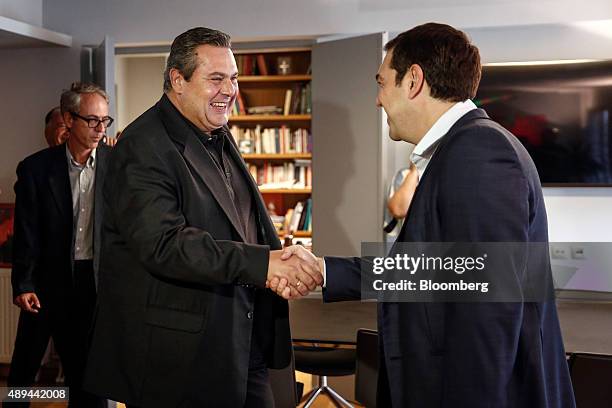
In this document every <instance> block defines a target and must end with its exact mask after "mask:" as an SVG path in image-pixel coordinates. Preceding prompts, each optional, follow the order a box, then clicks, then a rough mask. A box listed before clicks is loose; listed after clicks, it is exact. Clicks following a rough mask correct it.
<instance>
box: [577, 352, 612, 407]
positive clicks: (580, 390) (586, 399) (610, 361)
mask: <svg viewBox="0 0 612 408" xmlns="http://www.w3.org/2000/svg"><path fill="white" fill-rule="evenodd" d="M569 368H570V376H571V378H572V385H573V387H574V396H575V397H576V406H577V407H580V408H600V407H606V406H610V401H612V356H610V355H606V354H593V353H572V355H571V356H570V359H569Z"/></svg>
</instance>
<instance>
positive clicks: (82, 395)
mask: <svg viewBox="0 0 612 408" xmlns="http://www.w3.org/2000/svg"><path fill="white" fill-rule="evenodd" d="M40 300H41V309H40V312H39V313H38V314H37V315H33V316H24V317H23V320H24V322H28V323H29V322H30V320H32V319H34V320H36V319H39V320H38V324H40V326H41V327H43V328H44V327H47V328H48V329H47V330H49V332H50V334H51V337H52V338H53V343H54V345H55V348H56V351H57V354H58V355H59V358H60V361H61V362H62V367H63V368H64V376H65V380H66V386H67V387H69V392H70V394H69V395H70V401H69V403H68V407H69V408H97V407H105V406H106V400H105V399H102V398H100V397H97V396H95V395H93V394H90V393H88V392H85V391H84V390H83V388H82V381H83V373H84V372H85V362H86V360H87V351H88V347H89V342H90V329H91V324H92V322H93V313H94V309H95V304H96V288H95V280H94V272H93V262H92V261H91V260H85V261H75V266H74V279H73V284H72V287H71V288H69V289H68V290H65V291H64V293H63V294H62V295H61V296H60V295H50V296H48V297H46V296H45V297H43V298H42V299H40ZM24 313H27V312H22V315H23V314H24ZM21 320H22V318H21V316H20V325H21ZM28 323H24V324H25V325H27V324H28ZM25 335H27V332H26V331H24V332H23V333H22V335H21V336H20V334H19V331H18V335H17V339H16V341H15V352H14V354H13V356H14V358H13V362H12V363H11V373H10V374H9V379H8V381H7V385H8V386H9V387H10V386H21V387H24V386H31V385H32V382H33V378H32V380H29V382H22V381H25V380H28V379H27V378H26V377H25V374H26V373H27V372H31V371H32V366H33V364H34V360H36V356H34V355H32V356H30V358H27V359H26V360H25V361H24V360H22V359H21V357H20V356H21V354H22V353H27V351H26V350H27V349H28V344H29V341H28V339H27V338H24V337H23V336H25ZM43 353H44V351H43ZM15 354H17V356H16V357H15ZM15 358H17V360H16V361H15ZM40 358H42V357H39V361H40ZM13 363H14V364H13ZM22 364H23V366H22ZM24 379H25V380H24ZM28 406H29V404H28V403H19V404H17V403H4V404H3V407H11V408H13V407H20V408H21V407H28Z"/></svg>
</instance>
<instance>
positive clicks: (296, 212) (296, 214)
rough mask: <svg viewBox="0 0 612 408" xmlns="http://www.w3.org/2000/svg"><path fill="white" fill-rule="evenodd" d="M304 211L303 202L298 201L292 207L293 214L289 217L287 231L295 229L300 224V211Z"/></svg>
mask: <svg viewBox="0 0 612 408" xmlns="http://www.w3.org/2000/svg"><path fill="white" fill-rule="evenodd" d="M303 211H304V202H303V201H298V203H297V204H296V205H295V208H294V209H293V216H292V217H291V225H290V226H289V231H291V232H293V231H297V230H298V229H299V228H298V227H299V225H300V219H301V218H302V212H303Z"/></svg>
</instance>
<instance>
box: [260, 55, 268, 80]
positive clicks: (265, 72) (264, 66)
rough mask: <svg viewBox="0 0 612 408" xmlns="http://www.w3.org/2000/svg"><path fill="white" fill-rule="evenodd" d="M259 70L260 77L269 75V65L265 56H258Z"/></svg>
mask: <svg viewBox="0 0 612 408" xmlns="http://www.w3.org/2000/svg"><path fill="white" fill-rule="evenodd" d="M257 70H258V71H259V75H269V74H268V65H267V64H266V59H265V57H264V56H263V54H257Z"/></svg>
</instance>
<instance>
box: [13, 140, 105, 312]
mask: <svg viewBox="0 0 612 408" xmlns="http://www.w3.org/2000/svg"><path fill="white" fill-rule="evenodd" d="M109 150H110V148H109V147H108V146H106V145H104V144H100V145H99V146H98V148H97V149H96V162H95V172H96V178H95V185H94V242H93V245H94V272H95V274H96V276H97V271H98V265H99V259H100V258H99V253H100V251H99V249H100V226H101V215H102V211H101V206H100V205H96V203H99V202H101V201H102V200H101V194H102V185H103V184H104V177H105V173H106V165H107V163H106V161H107V158H108V153H109ZM15 197H16V198H15V227H14V230H15V235H14V244H13V271H12V275H11V279H12V285H13V295H14V296H17V295H20V294H22V293H26V292H35V293H36V294H37V295H38V296H39V297H41V296H42V299H41V303H42V302H44V301H45V300H46V299H51V301H55V300H61V299H62V298H63V297H64V295H65V294H66V292H67V291H68V290H69V289H70V288H71V287H72V273H73V265H74V245H73V243H74V237H75V233H74V225H73V212H72V191H71V188H70V177H69V175H68V161H67V158H66V145H65V144H62V145H59V146H55V147H50V148H47V149H44V150H41V151H39V152H37V153H35V154H33V155H31V156H29V157H27V158H26V159H24V160H23V161H22V162H21V163H19V165H18V166H17V182H16V183H15Z"/></svg>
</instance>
